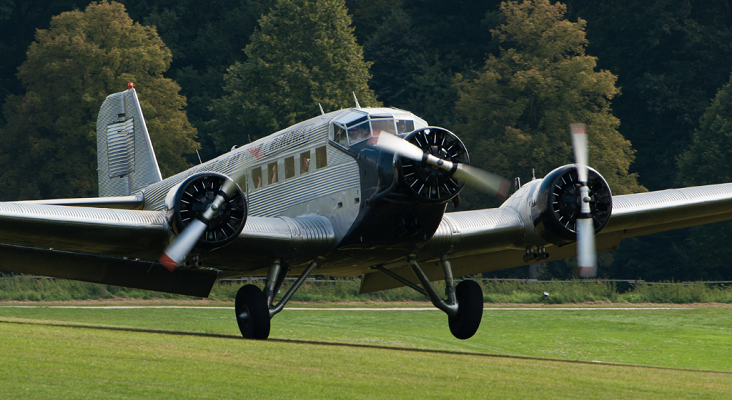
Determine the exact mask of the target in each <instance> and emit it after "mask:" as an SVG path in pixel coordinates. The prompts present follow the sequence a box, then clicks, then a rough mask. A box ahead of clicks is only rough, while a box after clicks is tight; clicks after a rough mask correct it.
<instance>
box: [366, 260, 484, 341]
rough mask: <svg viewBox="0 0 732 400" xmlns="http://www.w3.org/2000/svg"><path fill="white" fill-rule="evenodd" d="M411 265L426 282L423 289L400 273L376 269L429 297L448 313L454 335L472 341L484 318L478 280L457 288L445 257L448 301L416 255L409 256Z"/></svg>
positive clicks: (450, 267) (420, 279) (435, 304)
mask: <svg viewBox="0 0 732 400" xmlns="http://www.w3.org/2000/svg"><path fill="white" fill-rule="evenodd" d="M407 260H408V261H409V266H410V267H412V271H414V274H415V275H416V276H417V278H418V279H419V281H420V282H421V283H422V287H419V285H416V284H414V283H412V282H411V281H410V280H408V279H406V278H404V277H402V276H399V275H397V274H396V273H394V272H392V271H390V270H388V269H386V268H384V267H380V266H378V267H373V268H374V269H376V270H378V271H381V272H383V273H385V274H386V275H389V276H390V277H392V278H394V279H396V280H398V281H399V282H401V283H402V284H404V285H406V286H409V287H410V288H412V289H414V290H416V291H418V292H420V293H422V294H424V295H426V296H428V297H429V298H430V300H431V301H432V304H434V306H435V307H437V308H439V309H440V310H442V311H444V312H445V314H447V319H448V324H449V325H450V332H452V335H453V336H455V337H456V338H458V339H469V338H471V337H473V335H475V332H477V331H478V327H479V326H480V321H481V319H482V318H483V290H482V289H481V288H480V285H478V283H477V282H475V281H462V282H460V283H459V284H458V285H457V287H455V284H454V283H453V278H452V266H451V265H450V260H449V259H448V258H447V256H443V257H442V260H441V261H442V271H443V272H444V274H445V294H446V295H447V299H446V300H443V299H442V298H441V297H440V295H439V294H438V293H437V290H435V288H434V286H432V283H430V280H429V278H427V275H425V274H424V272H422V268H420V266H419V264H417V257H416V256H415V255H413V254H411V255H409V257H407Z"/></svg>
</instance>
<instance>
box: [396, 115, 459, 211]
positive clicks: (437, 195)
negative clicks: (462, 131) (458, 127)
mask: <svg viewBox="0 0 732 400" xmlns="http://www.w3.org/2000/svg"><path fill="white" fill-rule="evenodd" d="M404 140H406V141H408V142H410V143H412V144H414V145H416V146H417V147H419V148H420V149H422V151H424V152H426V153H429V154H432V155H433V156H435V157H437V158H441V159H443V160H449V161H451V162H453V163H463V164H470V157H469V156H468V150H467V149H466V148H465V145H464V144H463V142H462V141H461V140H460V139H459V138H458V137H457V136H456V135H455V134H454V133H452V132H450V131H448V130H447V129H442V128H435V127H428V128H422V129H418V130H416V131H414V132H412V133H410V134H408V135H407V136H405V137H404ZM396 170H397V174H398V175H399V182H400V184H401V186H402V188H403V189H404V191H405V192H407V193H408V194H409V195H410V196H412V197H413V198H416V199H417V200H418V201H420V202H427V203H444V202H446V201H448V200H450V199H452V198H453V197H455V196H457V195H458V193H460V190H462V188H463V186H465V182H460V181H458V180H456V179H455V178H453V173H454V171H446V170H442V169H438V168H435V167H432V166H430V165H427V164H426V163H424V162H421V161H413V160H410V159H407V158H404V157H399V160H398V161H397V163H396Z"/></svg>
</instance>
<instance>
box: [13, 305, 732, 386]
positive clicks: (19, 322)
mask: <svg viewBox="0 0 732 400" xmlns="http://www.w3.org/2000/svg"><path fill="white" fill-rule="evenodd" d="M0 324H16V325H35V326H53V327H59V328H77V329H96V330H106V331H118V332H133V333H156V334H163V335H176V336H190V337H206V338H215V339H231V340H247V339H244V338H243V337H241V336H239V335H224V334H220V333H206V332H190V331H173V330H166V329H150V328H133V327H124V326H110V325H91V324H69V323H59V322H52V321H33V320H14V319H11V320H7V319H0ZM257 341H258V340H252V342H257ZM267 342H275V343H285V344H300V345H311V346H328V347H351V348H361V349H371V350H392V351H403V352H410V353H432V354H442V355H456V356H474V357H488V358H504V359H515V360H531V361H546V362H557V363H567V364H587V365H597V366H605V367H630V368H646V369H659V370H668V371H685V372H701V373H713V374H725V375H732V372H730V371H715V370H706V369H689V368H671V367H659V366H653V365H637V364H620V363H606V362H599V361H583V360H564V359H561V358H544V357H531V356H519V355H512V354H494V353H478V352H468V351H455V350H439V349H415V348H404V347H395V346H380V345H373V344H357V343H340V342H324V341H317V340H301V339H277V338H269V339H267Z"/></svg>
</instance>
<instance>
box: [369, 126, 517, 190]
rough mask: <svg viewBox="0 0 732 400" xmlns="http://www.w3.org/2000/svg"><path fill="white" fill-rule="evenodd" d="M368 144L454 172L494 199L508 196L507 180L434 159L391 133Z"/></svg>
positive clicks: (462, 165) (456, 175) (382, 135)
mask: <svg viewBox="0 0 732 400" xmlns="http://www.w3.org/2000/svg"><path fill="white" fill-rule="evenodd" d="M369 143H370V144H371V145H372V146H375V147H378V148H380V149H381V150H383V151H386V152H389V153H393V154H396V155H398V156H401V157H404V158H408V159H410V160H414V161H419V162H424V163H426V164H428V165H431V166H432V167H435V168H440V169H443V170H446V171H451V170H454V176H455V177H456V178H458V179H460V180H463V181H465V182H467V183H468V184H470V185H473V186H475V187H476V188H478V189H480V190H482V191H484V192H486V193H490V194H495V195H496V197H499V198H506V197H507V196H508V189H509V187H510V183H509V182H508V180H507V179H505V178H503V177H501V176H499V175H496V174H492V173H490V172H486V171H483V170H481V169H479V168H475V167H471V166H469V165H466V164H462V163H453V162H451V161H448V160H443V159H441V158H438V157H435V156H433V155H432V154H429V153H426V152H424V151H423V150H422V149H420V148H419V147H417V146H415V145H414V144H412V143H410V142H408V141H406V140H404V139H402V138H400V137H398V136H395V135H392V134H391V133H388V132H384V131H382V132H381V134H380V135H379V136H376V137H373V138H371V139H370V141H369Z"/></svg>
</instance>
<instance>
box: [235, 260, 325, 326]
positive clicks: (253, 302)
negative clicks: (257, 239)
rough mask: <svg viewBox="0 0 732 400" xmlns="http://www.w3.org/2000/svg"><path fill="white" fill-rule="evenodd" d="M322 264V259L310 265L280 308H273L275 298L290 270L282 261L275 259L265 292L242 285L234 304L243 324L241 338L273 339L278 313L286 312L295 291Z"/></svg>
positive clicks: (279, 305)
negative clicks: (270, 331) (272, 333)
mask: <svg viewBox="0 0 732 400" xmlns="http://www.w3.org/2000/svg"><path fill="white" fill-rule="evenodd" d="M318 262H320V257H319V258H317V259H315V261H313V262H312V263H310V265H309V266H308V267H307V268H306V269H305V271H304V272H303V273H302V274H301V275H300V277H299V278H297V280H296V281H295V283H293V284H292V286H291V287H290V290H288V291H287V293H286V294H285V295H284V296H283V297H282V299H281V300H280V301H279V303H277V305H276V306H275V305H273V303H274V297H275V295H276V294H277V292H278V291H279V289H280V286H281V285H282V283H283V282H284V281H285V277H286V276H287V271H288V268H287V267H285V268H283V267H282V266H281V264H280V260H275V261H274V263H272V266H270V267H269V272H268V273H267V282H266V283H265V287H264V292H262V290H261V289H259V288H258V287H257V286H254V285H244V286H242V288H241V289H239V291H238V292H237V293H236V301H235V302H234V310H235V311H236V322H237V324H239V331H240V332H241V335H242V336H244V338H246V339H260V340H263V339H267V338H268V337H269V328H270V320H271V319H272V317H274V316H275V314H277V313H279V312H280V311H282V309H283V308H284V307H285V304H287V302H288V301H290V298H291V297H292V295H293V294H295V291H297V289H299V288H300V286H301V285H302V283H303V282H304V281H305V279H306V278H307V277H308V275H310V272H312V270H313V269H315V267H316V266H317V265H318Z"/></svg>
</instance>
